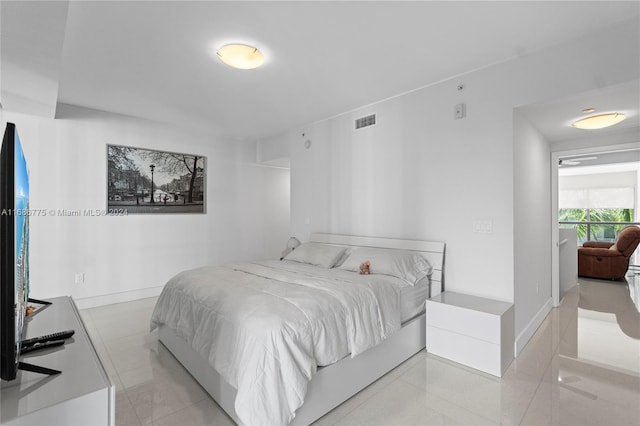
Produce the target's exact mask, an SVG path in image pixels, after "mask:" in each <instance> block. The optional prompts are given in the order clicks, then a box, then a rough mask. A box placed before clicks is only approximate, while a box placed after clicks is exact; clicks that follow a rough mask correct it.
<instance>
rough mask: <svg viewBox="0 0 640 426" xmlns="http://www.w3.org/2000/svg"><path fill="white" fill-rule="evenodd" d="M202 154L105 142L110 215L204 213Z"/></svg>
mask: <svg viewBox="0 0 640 426" xmlns="http://www.w3.org/2000/svg"><path fill="white" fill-rule="evenodd" d="M206 164H207V161H206V157H205V156H203V155H198V154H184V153H178V152H170V151H160V150H153V149H147V148H135V147H130V146H123V145H111V144H107V212H108V213H109V214H111V215H129V214H158V213H160V214H162V213H164V214H184V213H205V212H206V192H207V191H206V174H207V173H206Z"/></svg>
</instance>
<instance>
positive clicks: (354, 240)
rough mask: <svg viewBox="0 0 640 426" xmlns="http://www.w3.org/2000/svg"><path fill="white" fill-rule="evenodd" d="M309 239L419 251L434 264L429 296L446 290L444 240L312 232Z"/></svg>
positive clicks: (337, 243) (318, 241) (315, 241)
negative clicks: (401, 238)
mask: <svg viewBox="0 0 640 426" xmlns="http://www.w3.org/2000/svg"><path fill="white" fill-rule="evenodd" d="M309 241H310V242H312V243H325V244H336V245H340V246H357V247H380V248H395V249H403V250H411V251H416V252H419V253H420V254H422V255H423V256H424V257H425V258H426V259H427V260H428V261H429V263H431V265H432V266H433V273H432V274H431V290H430V294H429V297H433V296H436V295H438V294H440V293H441V292H442V291H444V250H445V243H443V242H440V241H419V240H400V239H394V238H376V237H357V236H353V235H338V234H317V233H314V234H311V236H310V237H309Z"/></svg>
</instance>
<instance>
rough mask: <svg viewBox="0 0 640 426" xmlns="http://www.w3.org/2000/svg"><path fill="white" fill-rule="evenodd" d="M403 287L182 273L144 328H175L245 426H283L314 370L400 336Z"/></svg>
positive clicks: (227, 272)
mask: <svg viewBox="0 0 640 426" xmlns="http://www.w3.org/2000/svg"><path fill="white" fill-rule="evenodd" d="M402 284H403V283H402V281H401V280H400V279H398V278H394V277H389V276H384V275H358V274H357V273H354V272H348V271H341V270H336V269H323V268H318V267H315V266H310V265H304V264H299V263H296V262H287V261H283V262H280V261H267V262H255V263H238V264H231V265H226V266H222V267H204V268H198V269H194V270H190V271H185V272H182V273H180V274H178V275H176V276H175V277H174V278H172V279H171V280H170V281H169V282H168V283H167V285H166V286H165V288H164V289H163V291H162V294H161V295H160V297H159V299H158V302H157V305H156V308H155V310H154V312H153V315H152V319H151V329H152V330H153V329H154V328H156V327H157V326H159V325H161V324H165V325H167V326H169V327H171V328H173V329H174V330H175V331H176V333H177V334H178V335H179V336H180V337H182V338H183V339H185V340H186V341H187V342H188V343H189V344H190V345H191V347H192V348H193V349H194V350H195V351H196V352H198V353H199V354H200V355H201V356H202V357H204V359H206V360H208V362H209V364H210V365H211V366H212V367H213V368H214V369H216V370H217V371H218V373H219V374H220V375H221V376H222V377H223V378H224V379H225V380H226V381H227V382H228V383H229V384H231V385H232V386H233V387H235V388H236V389H237V390H238V393H237V397H236V401H235V409H236V413H237V414H238V417H239V418H240V420H241V421H242V422H243V423H244V424H247V425H260V424H265V425H280V424H288V423H289V422H290V421H291V420H292V419H293V417H294V413H295V411H296V409H298V408H299V407H300V406H301V405H302V403H303V402H304V397H305V394H306V389H307V383H308V382H309V380H310V379H311V377H312V376H313V374H314V373H315V372H316V369H317V367H318V366H322V365H328V364H331V363H333V362H336V361H338V360H339V359H341V358H343V357H345V356H347V355H349V354H351V356H352V357H353V356H356V355H358V354H360V353H362V352H363V351H365V350H367V349H368V348H370V347H372V346H375V345H376V344H378V343H380V342H381V341H382V340H383V339H385V338H386V337H387V336H388V335H390V334H391V333H393V332H394V331H396V330H398V329H399V328H400V323H401V314H400V289H401V288H402V287H403V285H402Z"/></svg>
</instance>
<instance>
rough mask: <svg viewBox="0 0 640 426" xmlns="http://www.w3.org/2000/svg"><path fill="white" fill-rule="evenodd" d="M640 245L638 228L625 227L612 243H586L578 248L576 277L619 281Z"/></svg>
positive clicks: (639, 230)
mask: <svg viewBox="0 0 640 426" xmlns="http://www.w3.org/2000/svg"><path fill="white" fill-rule="evenodd" d="M638 244H640V227H637V226H627V227H626V228H624V229H623V230H622V231H620V233H619V234H618V237H617V238H616V241H615V242H614V243H605V242H599V241H586V242H585V243H584V244H583V245H582V247H578V275H579V276H581V277H591V278H603V279H611V280H619V279H622V278H624V276H625V274H626V273H627V269H628V268H629V258H630V257H631V254H633V252H634V251H635V249H636V247H638Z"/></svg>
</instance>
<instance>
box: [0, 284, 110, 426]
mask: <svg viewBox="0 0 640 426" xmlns="http://www.w3.org/2000/svg"><path fill="white" fill-rule="evenodd" d="M49 301H50V302H53V304H52V305H50V306H47V307H45V308H42V310H41V311H40V312H36V314H34V315H33V316H32V317H31V318H29V320H28V322H27V325H26V327H25V333H24V336H23V337H24V338H25V339H28V338H30V337H37V336H42V335H45V334H51V333H54V332H57V331H63V330H71V329H73V330H75V334H74V335H73V337H71V338H70V339H68V340H67V342H66V343H65V345H64V346H60V347H56V348H50V349H44V350H42V351H36V352H33V353H30V354H26V355H24V356H22V357H21V360H22V361H23V362H27V363H29V364H35V365H38V366H41V367H47V368H52V369H54V370H60V371H62V373H61V374H56V375H53V376H47V375H43V374H37V373H31V372H26V371H18V376H17V378H16V379H15V380H12V381H4V380H3V381H2V390H1V393H0V399H1V408H2V411H1V412H0V423H1V424H2V425H3V426H4V425H65V426H66V425H78V426H81V425H82V426H86V425H110V426H113V425H114V424H115V387H114V386H113V384H112V383H111V381H110V380H109V376H108V375H107V373H106V371H105V369H104V366H103V365H102V362H101V361H100V358H99V357H98V354H97V353H96V351H95V349H94V347H93V343H92V342H91V339H90V338H89V335H88V334H87V331H86V330H85V328H84V325H83V323H82V319H81V318H80V314H79V313H78V310H77V308H76V306H75V303H73V300H72V299H71V298H70V297H57V298H54V299H49Z"/></svg>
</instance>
